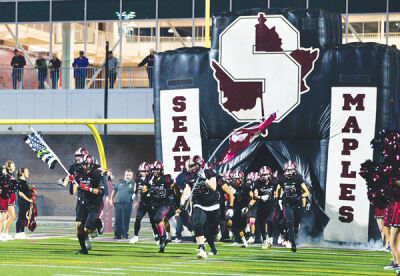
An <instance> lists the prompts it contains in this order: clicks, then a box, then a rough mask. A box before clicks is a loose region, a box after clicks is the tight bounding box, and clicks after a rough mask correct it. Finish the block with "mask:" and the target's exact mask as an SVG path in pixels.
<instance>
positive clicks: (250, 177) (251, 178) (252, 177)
mask: <svg viewBox="0 0 400 276" xmlns="http://www.w3.org/2000/svg"><path fill="white" fill-rule="evenodd" d="M253 179H254V172H249V173H248V174H247V176H246V180H250V181H253Z"/></svg>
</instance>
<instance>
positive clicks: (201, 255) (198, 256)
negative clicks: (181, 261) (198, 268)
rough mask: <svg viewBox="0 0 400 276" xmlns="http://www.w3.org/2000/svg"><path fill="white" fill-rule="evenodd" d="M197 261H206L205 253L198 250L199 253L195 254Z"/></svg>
mask: <svg viewBox="0 0 400 276" xmlns="http://www.w3.org/2000/svg"><path fill="white" fill-rule="evenodd" d="M197 259H207V253H206V251H204V250H203V249H200V251H199V253H198V254H197Z"/></svg>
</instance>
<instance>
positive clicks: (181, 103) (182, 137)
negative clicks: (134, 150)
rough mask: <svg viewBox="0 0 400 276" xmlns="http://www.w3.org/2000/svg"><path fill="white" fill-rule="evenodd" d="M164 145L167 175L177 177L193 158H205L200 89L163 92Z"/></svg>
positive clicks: (162, 124) (162, 133)
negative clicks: (201, 129)
mask: <svg viewBox="0 0 400 276" xmlns="http://www.w3.org/2000/svg"><path fill="white" fill-rule="evenodd" d="M160 103H161V104H160V117H161V143H162V155H163V164H164V171H165V173H169V174H171V175H172V176H173V177H176V176H177V175H178V174H179V173H180V172H181V171H182V168H183V166H184V164H185V161H186V160H188V159H189V158H190V157H192V156H193V155H196V154H197V155H200V156H201V155H202V147H201V136H200V111H199V89H198V88H190V89H176V90H161V91H160Z"/></svg>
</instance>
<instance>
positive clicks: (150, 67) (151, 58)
mask: <svg viewBox="0 0 400 276" xmlns="http://www.w3.org/2000/svg"><path fill="white" fill-rule="evenodd" d="M155 53H156V51H154V50H153V49H151V50H150V55H148V56H147V57H145V58H144V59H143V60H142V62H140V63H139V65H138V66H139V67H142V66H143V65H145V64H147V68H146V70H147V77H148V78H149V87H150V88H153V67H154V55H155Z"/></svg>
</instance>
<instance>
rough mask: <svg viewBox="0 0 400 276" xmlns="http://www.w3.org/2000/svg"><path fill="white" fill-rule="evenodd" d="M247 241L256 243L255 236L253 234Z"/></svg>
mask: <svg viewBox="0 0 400 276" xmlns="http://www.w3.org/2000/svg"><path fill="white" fill-rule="evenodd" d="M247 242H248V243H249V244H253V243H254V237H253V236H251V237H250V238H249V239H248V240H247Z"/></svg>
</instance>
